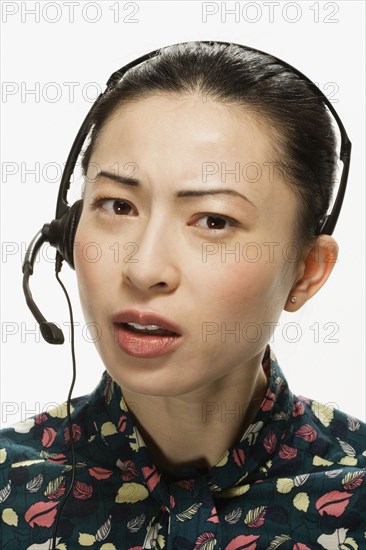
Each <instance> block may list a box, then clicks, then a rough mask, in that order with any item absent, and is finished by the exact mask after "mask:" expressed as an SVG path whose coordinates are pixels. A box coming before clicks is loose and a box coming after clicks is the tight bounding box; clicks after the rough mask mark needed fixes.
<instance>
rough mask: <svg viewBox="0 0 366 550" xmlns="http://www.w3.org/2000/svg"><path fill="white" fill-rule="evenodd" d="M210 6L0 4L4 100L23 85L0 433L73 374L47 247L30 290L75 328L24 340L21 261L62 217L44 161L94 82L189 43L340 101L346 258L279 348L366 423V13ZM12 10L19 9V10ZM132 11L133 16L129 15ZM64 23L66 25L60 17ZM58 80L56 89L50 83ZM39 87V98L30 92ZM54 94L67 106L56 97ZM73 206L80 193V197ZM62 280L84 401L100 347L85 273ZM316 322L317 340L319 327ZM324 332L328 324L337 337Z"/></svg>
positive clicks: (313, 389)
mask: <svg viewBox="0 0 366 550" xmlns="http://www.w3.org/2000/svg"><path fill="white" fill-rule="evenodd" d="M204 4H205V3H203V4H202V3H201V2H193V1H192V2H154V1H152V2H150V1H149V2H129V3H126V2H120V3H117V2H99V3H96V2H83V1H81V2H75V4H74V21H73V22H71V21H70V8H68V7H67V6H66V5H65V3H64V2H2V21H3V22H2V35H3V37H2V59H1V64H2V81H3V91H4V86H5V90H6V91H8V92H9V90H10V88H11V86H12V84H11V83H14V84H13V86H14V87H13V92H14V93H13V95H9V93H8V94H5V95H3V99H2V103H1V107H2V121H3V123H2V124H3V128H2V138H3V139H2V182H1V195H2V196H1V199H2V200H1V209H2V222H1V223H2V225H1V232H2V234H1V237H2V257H1V268H2V286H1V315H2V318H1V329H2V335H1V341H2V352H1V399H2V403H1V411H2V420H3V424H2V426H4V425H8V424H12V423H14V422H17V421H19V420H21V419H25V418H26V417H27V416H30V415H31V414H34V413H37V412H40V411H42V410H44V409H46V408H47V406H48V405H49V404H50V403H61V402H63V401H64V400H66V398H67V394H68V390H69V385H70V382H71V377H72V365H71V356H70V346H69V341H70V340H69V332H68V330H69V329H68V327H67V326H66V325H65V323H67V322H68V310H67V306H66V300H65V298H64V295H63V293H62V291H61V288H60V287H59V285H58V283H57V281H56V279H55V278H54V267H53V263H52V262H51V261H50V259H48V257H47V254H48V255H49V258H52V257H53V254H52V253H51V251H50V249H48V251H45V252H44V253H43V259H42V260H41V261H39V262H37V264H36V271H35V275H34V276H33V277H32V278H31V281H30V282H31V289H32V293H33V296H34V297H35V299H36V302H37V304H38V306H39V308H40V309H41V311H42V312H43V313H44V315H45V316H46V318H47V319H48V320H50V321H54V322H57V323H58V324H60V325H61V327H63V328H64V329H65V331H66V332H65V336H66V344H65V345H63V346H51V345H49V344H47V343H46V342H44V341H43V339H42V338H41V337H40V336H39V332H38V331H36V334H34V333H33V334H32V333H27V331H29V330H34V329H36V324H35V321H34V319H33V316H32V315H31V313H30V312H29V310H28V308H27V306H26V303H25V299H24V295H23V292H22V273H21V262H22V260H23V257H24V249H25V247H26V245H27V244H28V243H29V242H30V240H31V239H32V237H33V235H34V234H35V233H36V232H37V231H38V230H39V229H40V228H41V227H42V225H43V224H44V223H46V222H50V221H51V220H52V219H53V216H54V212H55V205H56V197H57V192H58V183H59V178H58V177H57V171H56V170H55V169H54V170H52V169H51V168H49V170H48V171H47V165H48V163H52V164H51V165H48V166H52V165H55V164H58V165H59V166H62V165H63V164H64V162H65V160H66V157H67V154H68V152H69V149H70V146H71V143H72V141H73V139H74V136H75V134H76V131H77V130H78V128H79V126H80V124H81V122H82V120H83V118H84V116H85V114H86V113H87V111H88V110H89V108H90V107H91V104H92V100H93V98H94V97H95V96H96V86H95V85H94V84H92V85H89V83H97V84H98V85H99V86H100V88H101V89H102V90H104V88H105V82H106V81H107V79H108V77H109V75H110V74H111V73H112V72H114V71H115V70H116V69H118V68H120V67H122V66H123V65H125V64H126V63H128V62H130V61H131V60H133V59H135V58H137V57H139V56H141V55H143V54H145V53H146V52H149V51H152V50H154V49H156V48H159V47H162V46H165V45H168V44H173V43H176V42H181V41H188V40H214V39H217V40H223V41H228V42H230V41H232V42H237V43H242V44H246V45H249V46H252V47H257V48H258V49H261V50H264V51H267V52H268V53H272V54H274V55H276V56H278V57H279V58H282V59H284V60H285V61H287V62H289V63H290V64H292V65H294V66H295V67H296V68H298V69H299V70H300V71H302V72H303V73H304V74H306V75H307V76H309V77H310V78H311V79H312V80H313V81H315V82H317V83H318V84H319V86H320V87H321V89H323V91H325V93H328V94H329V92H330V91H332V90H334V89H335V90H336V93H335V94H334V95H333V98H332V99H337V100H338V101H337V103H334V106H335V108H336V110H337V112H338V113H339V115H340V117H341V119H342V121H343V123H344V125H345V127H346V130H347V132H348V135H349V137H350V139H351V141H352V145H353V148H352V162H351V168H350V174H349V180H348V189H347V193H346V198H345V202H344V206H343V209H342V212H341V215H340V218H339V221H338V224H337V227H336V229H335V232H334V235H333V236H334V237H335V239H336V240H337V242H338V243H339V246H340V255H339V261H338V263H337V265H336V266H335V268H334V270H333V273H332V274H331V276H330V279H329V280H328V282H327V283H326V285H325V286H324V287H323V288H322V289H321V290H320V291H319V293H318V294H316V296H314V297H313V298H312V299H311V300H310V301H309V302H308V303H307V304H306V305H305V306H304V307H303V308H301V309H300V311H299V312H298V313H295V314H289V313H284V314H283V316H282V317H281V320H280V327H279V329H278V330H277V333H276V335H275V342H274V343H273V344H272V347H273V349H274V351H275V353H276V355H277V358H278V360H279V364H280V365H281V367H282V369H283V371H284V373H285V375H286V377H287V379H288V381H289V385H290V387H291V389H292V391H293V392H294V393H299V394H302V395H305V396H308V397H311V398H315V399H318V400H319V401H323V402H325V403H333V404H334V406H335V407H338V408H339V409H341V410H344V411H346V412H347V413H349V414H351V415H353V416H356V417H358V418H361V419H363V420H365V418H366V412H365V347H364V340H365V338H364V334H365V296H364V276H365V271H364V267H365V266H364V257H365V242H364V219H365V212H364V189H365V174H364V151H365V142H364V124H365V113H364V102H363V98H364V94H365V70H364V67H365V57H364V51H365V44H364V19H365V17H364V15H365V13H364V12H365V4H364V2H362V1H358V2H357V1H356V2H355V1H347V2H344V1H342V2H236V3H234V2H226V3H221V2H219V3H214V2H210V3H206V8H205V6H204ZM208 4H210V5H208ZM235 4H236V5H237V6H238V8H239V11H238V12H237V15H236V16H235V15H234V14H231V15H230V14H229V13H227V15H226V19H225V13H224V7H223V6H226V10H228V9H230V8H231V9H233V8H235ZM46 5H47V6H48V7H47V9H45V6H46ZM117 7H118V9H119V14H117V11H116V10H117ZM135 7H136V9H135ZM34 9H35V10H36V12H38V13H39V21H38V22H37V21H36V16H37V17H38V15H34V14H31V13H30V12H29V10H34ZM205 9H209V10H211V11H212V12H214V11H216V12H217V13H214V14H212V15H207V18H206V20H205V21H204V18H203V12H204V10H205ZM271 10H273V13H274V17H273V19H272V16H271ZM13 11H14V12H16V13H13V14H11V13H10V12H13ZM132 12H135V13H134V15H129V14H132ZM57 18H58V19H59V20H58V21H57V22H52V21H55V20H56V19H57ZM97 19H99V20H97ZM114 19H116V20H114ZM128 19H130V20H131V19H132V20H135V22H129V21H128ZM296 19H297V21H296ZM93 20H95V22H94V23H93V22H92V21H93ZM317 20H318V21H317ZM50 82H53V83H56V86H54V87H53V88H51V87H49V84H48V83H50ZM67 82H74V83H78V85H77V86H75V88H74V97H72V96H70V85H66V84H65V83H67ZM9 83H10V85H9ZM37 83H38V84H37ZM329 83H335V85H334V84H330V85H329ZM327 85H328V87H327ZM9 86H10V88H9ZM37 86H39V93H38V92H36V96H35V95H34V94H33V95H32V94H29V93H28V94H25V92H26V90H30V89H36V88H37ZM17 90H18V91H17ZM57 90H58V92H60V97H59V99H58V100H57V101H53V99H54V98H55V92H57ZM22 91H23V94H22V93H21V92H22ZM37 162H38V163H39V170H38V173H39V174H37V176H35V175H34V174H28V175H27V176H26V174H25V170H26V169H29V168H31V167H34V166H35V163H37ZM9 163H14V164H13V165H11V164H9ZM22 163H23V164H22ZM12 166H13V169H14V171H15V170H16V173H14V174H13V175H11V174H9V170H10V169H11V167H12ZM42 171H44V173H43V176H44V177H43V176H42ZM38 175H39V180H38V181H36V180H37V179H38ZM52 179H53V180H54V181H53V182H52V181H51V180H52ZM76 198H77V194H76V193H75V196H71V198H70V202H73V200H75V199H76ZM61 277H62V279H63V281H64V282H65V284H66V286H67V288H68V290H69V293H70V296H71V300H72V303H73V306H74V318H75V321H76V322H77V323H79V325H78V326H77V327H76V357H77V382H76V385H75V388H74V392H73V397H75V396H77V395H82V394H86V393H89V392H90V391H91V390H93V389H94V387H95V386H96V384H97V383H98V381H99V379H100V376H101V373H102V371H103V370H104V366H103V364H102V362H101V360H100V358H99V355H98V354H97V352H96V350H95V348H94V345H93V343H90V342H88V341H87V337H88V334H87V332H86V329H85V322H84V320H83V316H82V313H81V309H80V305H79V300H78V292H77V285H76V278H75V273H74V272H73V271H72V270H71V269H70V268H69V267H68V266H67V265H66V264H64V267H63V270H62V272H61ZM198 307H200V306H199V305H198ZM288 322H293V323H297V324H298V326H299V327H301V331H302V333H301V337H300V338H298V339H297V341H296V342H295V341H291V340H296V334H295V332H294V331H291V330H289V331H288V333H287V338H284V337H283V335H282V332H281V331H282V328H283V327H284V326H285V325H286V323H288ZM315 323H318V327H319V339H318V340H319V341H317V338H316V337H315V333H314V329H311V328H310V327H312V326H314V324H315ZM326 323H331V325H328V328H327V327H326V326H325V325H326ZM332 326H334V327H337V332H336V334H334V335H333V337H332V338H333V340H334V339H335V340H338V341H336V342H327V341H326V339H327V338H326V337H329V336H330V335H331V327H332ZM37 333H38V335H37ZM37 340H38V341H37Z"/></svg>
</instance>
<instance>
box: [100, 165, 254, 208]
mask: <svg viewBox="0 0 366 550" xmlns="http://www.w3.org/2000/svg"><path fill="white" fill-rule="evenodd" d="M102 177H104V178H108V179H110V180H113V181H116V182H117V183H120V184H121V185H130V186H133V187H138V186H140V185H141V181H140V180H139V179H137V178H133V177H131V176H119V175H118V174H113V173H112V172H107V171H105V170H101V171H100V172H98V174H97V175H96V176H95V180H98V179H99V178H102ZM205 195H231V196H234V197H241V198H242V199H244V200H245V201H246V202H248V203H249V204H251V205H252V206H254V208H257V207H256V205H255V204H254V203H253V202H252V201H251V200H249V199H248V197H246V196H245V195H243V194H242V193H239V191H235V190H234V189H202V190H201V189H187V190H184V191H177V192H176V193H175V196H176V197H203V196H205Z"/></svg>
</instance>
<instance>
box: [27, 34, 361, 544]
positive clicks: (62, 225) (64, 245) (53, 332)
mask: <svg viewBox="0 0 366 550" xmlns="http://www.w3.org/2000/svg"><path fill="white" fill-rule="evenodd" d="M199 42H200V43H202V44H208V45H211V46H212V45H215V44H224V45H228V46H229V45H234V46H239V47H241V48H243V49H245V50H246V51H252V52H255V53H261V54H263V55H270V56H271V58H272V59H274V60H275V61H276V62H277V63H279V64H280V65H282V66H283V67H285V68H287V69H289V70H290V71H292V72H293V73H295V74H296V75H298V76H299V77H300V78H301V79H302V80H304V81H305V82H307V83H308V85H309V86H310V87H311V88H312V90H313V91H314V93H315V94H316V95H317V97H318V98H319V99H320V100H321V101H323V102H324V104H325V105H326V106H327V107H328V109H329V110H330V112H331V113H332V115H333V117H334V118H335V120H336V122H337V125H338V128H339V131H340V135H341V146H340V153H339V158H340V160H341V161H342V163H343V169H342V175H341V178H340V183H339V187H338V192H337V196H336V199H335V201H334V204H333V207H332V210H331V212H330V214H325V215H324V216H323V217H322V218H321V220H320V221H319V226H318V231H317V233H318V234H319V235H320V234H326V235H331V234H332V233H333V231H334V227H335V225H336V223H337V220H338V216H339V213H340V210H341V207H342V203H343V199H344V195H345V191H346V185H347V179H348V172H349V164H350V159H351V142H350V140H349V138H348V136H347V133H346V130H345V129H344V126H343V124H342V121H341V119H340V118H339V116H338V114H337V112H336V110H335V109H334V107H333V105H332V104H331V103H330V101H329V100H328V98H327V97H326V96H325V94H323V92H322V91H321V90H320V89H319V88H318V86H316V85H315V84H314V82H312V81H311V80H310V79H309V78H308V77H307V76H305V75H304V74H303V73H301V72H300V71H299V70H298V69H296V68H295V67H293V66H292V65H290V64H288V63H286V62H285V61H283V60H282V59H279V58H277V57H275V56H273V55H271V54H268V53H267V52H263V51H261V50H258V49H256V48H250V47H248V46H243V45H242V44H236V43H234V42H221V41H217V40H210V41H205V40H201V41H199ZM179 44H184V43H183V42H181V43H179ZM179 44H173V46H177V45H179ZM160 50H161V48H159V49H156V50H153V51H151V52H149V53H147V54H145V55H142V56H141V57H138V58H137V59H135V60H134V61H131V62H130V63H128V64H127V65H125V66H124V67H122V68H121V69H118V71H115V72H114V73H113V74H112V75H111V76H110V77H109V79H108V81H107V87H106V89H105V91H104V92H103V93H101V94H99V96H98V97H97V99H96V100H95V102H94V104H93V105H92V107H91V109H90V110H89V112H88V114H87V115H86V117H85V119H84V121H83V123H82V125H81V127H80V129H79V131H78V133H77V135H76V138H75V140H74V143H73V144H72V147H71V150H70V153H69V155H68V158H67V161H66V164H65V168H64V170H63V173H62V176H61V182H60V187H59V192H58V197H57V205H56V216H55V219H54V220H52V221H51V222H50V223H46V224H44V225H43V227H42V229H41V230H40V231H39V232H38V233H37V234H36V235H35V237H34V238H33V240H32V242H31V243H30V245H29V247H28V249H27V252H26V255H25V258H24V262H23V266H22V271H23V291H24V295H25V298H26V302H27V305H28V307H29V309H30V310H31V312H32V314H33V315H34V317H35V319H36V320H37V322H38V323H39V326H40V331H41V334H42V336H43V338H44V339H45V340H46V342H48V343H49V344H63V343H64V335H63V333H62V331H61V329H60V328H59V327H58V326H57V325H56V324H55V323H50V322H49V321H47V320H46V319H45V317H44V316H43V315H42V313H41V312H40V310H39V309H38V307H37V305H36V304H35V302H34V300H33V297H32V293H31V291H30V288H29V277H30V276H31V275H32V274H33V268H34V262H35V259H36V257H37V255H38V253H39V250H40V248H41V247H42V245H43V244H44V243H46V242H47V243H49V244H50V245H51V246H53V247H55V248H56V249H57V252H56V258H55V272H56V278H57V280H58V282H59V283H60V285H61V286H62V288H63V290H64V292H65V295H66V299H67V301H68V305H69V311H70V319H71V349H72V358H73V369H74V370H73V374H74V377H73V381H72V384H71V387H70V392H69V396H68V401H67V416H68V421H69V435H70V444H71V451H72V466H73V468H72V480H71V484H70V487H69V489H68V491H67V493H66V494H65V495H64V499H63V501H62V502H61V505H60V508H59V510H58V514H57V518H56V521H55V527H54V534H53V546H52V548H55V544H56V534H57V525H58V521H59V518H60V515H61V512H62V509H63V506H64V504H65V502H66V500H67V498H68V497H69V495H70V493H71V489H72V486H73V483H74V479H75V454H74V445H73V436H72V429H71V417H70V399H71V393H72V389H73V386H74V383H75V376H76V371H75V354H74V332H73V317H72V308H71V303H70V300H69V297H68V294H67V292H66V289H65V287H64V286H63V284H62V282H61V280H60V279H59V277H58V273H59V272H60V270H61V266H62V262H63V260H65V261H66V262H67V263H68V264H69V266H70V267H71V268H72V269H75V266H74V254H73V249H74V239H75V234H76V229H77V226H78V223H79V219H80V215H81V211H82V206H83V201H82V200H81V199H80V200H77V201H76V202H75V203H74V204H73V205H72V206H70V205H69V204H68V202H67V192H68V190H69V188H70V183H71V176H72V174H73V172H74V169H75V165H76V161H77V159H78V156H79V154H80V151H81V149H82V146H83V144H84V142H85V140H86V138H87V136H88V134H89V132H90V130H91V128H92V125H93V122H92V121H93V115H94V111H95V109H96V107H97V105H98V104H99V102H100V101H101V99H102V97H103V96H104V95H105V94H106V93H107V92H109V91H110V90H111V89H113V87H114V86H115V84H116V83H117V82H118V80H119V79H120V78H121V77H122V76H123V75H124V74H125V73H126V72H127V71H128V70H129V69H130V68H132V67H135V66H136V65H139V64H141V63H143V62H144V61H147V60H149V59H151V58H152V57H155V56H156V55H158V54H159V52H160Z"/></svg>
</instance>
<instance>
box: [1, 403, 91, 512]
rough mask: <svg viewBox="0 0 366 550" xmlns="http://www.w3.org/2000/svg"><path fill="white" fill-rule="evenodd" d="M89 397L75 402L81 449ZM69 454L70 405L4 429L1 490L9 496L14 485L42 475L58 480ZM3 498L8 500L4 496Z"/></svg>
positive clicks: (73, 414)
mask: <svg viewBox="0 0 366 550" xmlns="http://www.w3.org/2000/svg"><path fill="white" fill-rule="evenodd" d="M88 398H89V396H88V395H86V396H81V397H75V398H74V399H72V400H71V406H70V413H71V422H72V427H73V433H74V441H77V442H78V443H79V446H80V445H82V444H83V436H84V433H83V432H84V431H85V430H84V426H85V418H86V412H87V408H88V403H89V399H88ZM69 454H70V433H69V423H68V417H67V403H66V402H65V403H62V404H61V405H59V406H56V407H53V408H51V409H48V410H47V411H46V412H42V413H40V414H37V415H34V416H32V417H29V418H27V419H26V420H24V421H21V422H17V423H16V424H12V425H10V426H8V427H6V428H3V429H2V430H0V491H4V490H5V493H6V492H7V490H10V488H11V485H13V486H14V485H17V483H22V484H23V483H24V482H25V481H26V480H28V481H32V479H33V478H34V477H35V476H39V474H42V477H44V476H45V474H46V477H48V475H49V476H50V478H51V479H52V478H54V476H55V473H57V471H59V469H60V466H62V465H64V464H65V463H66V462H68V459H69ZM39 479H40V478H39V477H38V480H39ZM1 495H2V497H4V493H1ZM1 502H2V498H1V496H0V503H1Z"/></svg>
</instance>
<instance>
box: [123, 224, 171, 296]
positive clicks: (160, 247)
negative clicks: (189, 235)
mask: <svg viewBox="0 0 366 550" xmlns="http://www.w3.org/2000/svg"><path fill="white" fill-rule="evenodd" d="M168 223H169V222H168V221H167V220H165V221H164V220H163V219H162V218H161V217H160V219H159V218H157V217H155V218H153V217H151V218H150V220H149V222H148V223H146V224H145V226H144V227H141V228H139V231H138V235H137V236H136V234H135V235H134V236H135V240H134V241H130V242H129V243H127V246H126V244H125V249H126V250H127V254H126V253H125V255H124V258H123V261H122V262H121V269H122V280H123V281H124V282H125V283H126V284H128V285H129V286H130V287H134V288H136V289H138V290H140V291H144V292H146V291H151V289H161V290H162V291H164V292H170V291H172V290H174V289H175V288H176V287H177V286H178V285H179V268H178V263H179V254H178V253H177V242H176V240H177V239H176V238H175V237H174V233H173V231H172V230H169V229H168V227H169V225H168Z"/></svg>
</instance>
